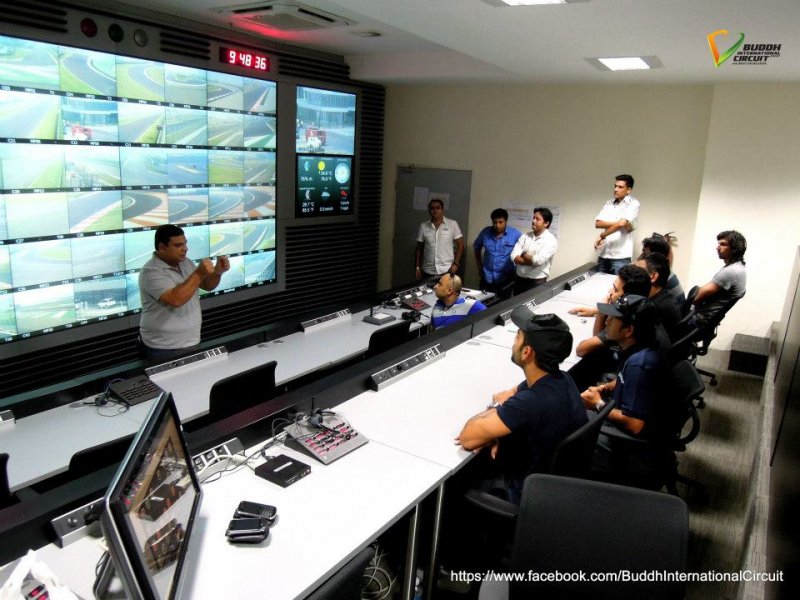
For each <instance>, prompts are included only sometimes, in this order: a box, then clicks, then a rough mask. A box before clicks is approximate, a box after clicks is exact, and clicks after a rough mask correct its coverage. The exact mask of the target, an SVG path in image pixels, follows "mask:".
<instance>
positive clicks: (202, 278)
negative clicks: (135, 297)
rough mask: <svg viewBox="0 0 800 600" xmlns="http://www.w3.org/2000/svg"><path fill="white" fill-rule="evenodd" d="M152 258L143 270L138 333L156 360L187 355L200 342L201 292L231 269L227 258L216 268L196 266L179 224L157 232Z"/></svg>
mask: <svg viewBox="0 0 800 600" xmlns="http://www.w3.org/2000/svg"><path fill="white" fill-rule="evenodd" d="M154 243H155V249H156V251H155V252H154V253H153V256H152V257H151V258H150V260H148V261H147V262H146V263H145V264H144V266H143V267H142V270H141V271H140V272H139V294H140V296H141V298H142V318H141V322H140V324H139V334H140V336H141V338H142V343H143V345H144V349H145V354H146V355H147V358H148V359H150V360H151V361H152V362H155V363H158V362H164V361H168V360H171V359H173V358H175V357H176V356H180V355H182V354H187V353H189V352H191V351H192V350H194V349H195V348H196V347H197V346H198V345H199V344H200V325H201V323H202V315H201V314H200V297H199V294H198V293H197V292H198V290H199V289H200V288H202V289H204V290H206V291H207V292H210V291H211V290H213V289H214V288H216V287H217V286H218V285H219V281H220V279H221V277H222V274H223V273H224V272H225V271H227V270H228V269H230V267H231V265H230V261H228V257H227V256H220V257H218V258H217V262H216V264H214V263H212V262H211V260H209V259H207V258H204V259H203V260H201V261H200V264H199V265H197V266H195V264H194V262H193V261H192V260H191V259H190V258H188V257H187V256H186V254H187V252H188V250H189V247H188V245H187V244H186V236H185V235H184V234H183V230H182V229H181V228H180V227H178V226H176V225H161V226H160V227H159V228H158V229H156V235H155V242H154Z"/></svg>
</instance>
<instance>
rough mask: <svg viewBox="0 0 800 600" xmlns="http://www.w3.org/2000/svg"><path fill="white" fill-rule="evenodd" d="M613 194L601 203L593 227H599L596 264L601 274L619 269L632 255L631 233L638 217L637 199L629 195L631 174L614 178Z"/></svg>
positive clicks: (631, 188) (615, 271)
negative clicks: (601, 205)
mask: <svg viewBox="0 0 800 600" xmlns="http://www.w3.org/2000/svg"><path fill="white" fill-rule="evenodd" d="M614 180H615V181H614V197H613V198H612V199H611V200H609V201H608V202H606V203H605V204H604V205H603V208H602V209H601V210H600V212H599V213H598V215H597V216H596V217H595V221H594V226H595V228H596V229H602V231H601V232H600V235H599V236H598V238H597V239H596V240H595V242H594V247H595V249H597V250H599V254H598V259H597V264H598V266H599V269H600V272H601V273H614V274H616V273H617V272H619V270H620V268H621V267H622V266H623V265H627V264H628V263H630V262H631V261H632V258H633V235H632V234H631V232H632V231H633V230H634V229H635V228H636V219H638V217H639V201H638V200H637V199H636V198H634V197H633V196H632V195H631V192H632V191H633V177H632V176H630V175H617V176H616V177H615V178H614Z"/></svg>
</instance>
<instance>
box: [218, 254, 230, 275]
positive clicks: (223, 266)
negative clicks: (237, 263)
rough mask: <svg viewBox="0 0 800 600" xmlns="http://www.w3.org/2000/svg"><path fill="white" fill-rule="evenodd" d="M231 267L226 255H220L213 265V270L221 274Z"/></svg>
mask: <svg viewBox="0 0 800 600" xmlns="http://www.w3.org/2000/svg"><path fill="white" fill-rule="evenodd" d="M230 268H231V261H230V260H228V257H227V256H220V257H218V258H217V264H215V265H214V272H215V273H216V274H217V275H222V274H223V273H224V272H225V271H227V270H228V269H230Z"/></svg>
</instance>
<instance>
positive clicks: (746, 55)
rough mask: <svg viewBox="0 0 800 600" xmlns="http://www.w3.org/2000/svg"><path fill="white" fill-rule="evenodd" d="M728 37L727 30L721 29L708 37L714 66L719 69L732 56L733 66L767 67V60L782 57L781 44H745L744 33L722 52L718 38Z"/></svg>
mask: <svg viewBox="0 0 800 600" xmlns="http://www.w3.org/2000/svg"><path fill="white" fill-rule="evenodd" d="M727 35H728V30H727V29H719V30H717V31H715V32H714V33H709V34H708V35H707V36H706V37H707V38H708V47H709V48H710V49H711V56H712V57H713V59H714V66H715V67H717V68H719V67H720V66H721V65H722V64H723V63H725V61H727V60H728V59H729V58H730V57H731V56H732V57H733V61H732V64H734V65H765V64H767V59H770V58H778V57H780V55H781V44H776V43H768V44H761V43H759V44H745V43H744V34H743V33H739V39H737V40H736V41H735V42H734V43H733V44H732V45H731V46H730V47H729V48H728V49H727V50H725V51H724V52H720V51H719V48H718V47H717V42H716V38H717V37H719V36H725V37H727ZM740 48H741V49H740Z"/></svg>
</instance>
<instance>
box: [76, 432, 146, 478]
mask: <svg viewBox="0 0 800 600" xmlns="http://www.w3.org/2000/svg"><path fill="white" fill-rule="evenodd" d="M133 437H134V434H130V435H126V436H125V437H121V438H119V439H116V440H111V441H109V442H104V443H102V444H97V445H96V446H92V447H91V448H84V449H83V450H79V451H78V452H76V453H75V454H73V455H72V458H70V461H69V469H68V470H67V473H68V477H69V478H70V479H76V478H78V477H83V476H84V475H88V474H89V473H94V472H95V471H99V470H100V469H102V468H104V467H108V466H110V465H113V464H115V463H119V462H121V461H122V459H123V458H124V456H125V453H126V452H127V451H128V448H130V447H131V443H132V442H133Z"/></svg>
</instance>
